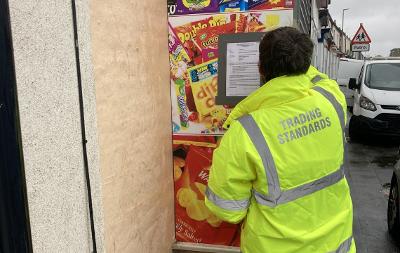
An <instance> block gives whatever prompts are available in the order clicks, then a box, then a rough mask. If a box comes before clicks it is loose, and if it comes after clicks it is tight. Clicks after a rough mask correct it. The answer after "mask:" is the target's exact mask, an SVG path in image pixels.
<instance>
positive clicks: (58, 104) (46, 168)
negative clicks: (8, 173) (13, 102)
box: [9, 0, 103, 253]
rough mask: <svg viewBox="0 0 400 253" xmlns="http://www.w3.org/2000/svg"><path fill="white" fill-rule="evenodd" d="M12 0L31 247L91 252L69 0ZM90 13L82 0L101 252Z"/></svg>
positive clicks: (89, 130)
mask: <svg viewBox="0 0 400 253" xmlns="http://www.w3.org/2000/svg"><path fill="white" fill-rule="evenodd" d="M9 2H10V16H11V26H12V33H13V41H14V55H15V67H16V77H17V90H18V99H19V109H20V112H19V113H20V118H21V132H22V144H23V153H24V163H25V171H26V181H27V182H26V184H27V192H28V202H29V203H28V204H29V212H30V221H31V230H32V240H33V249H34V252H38V253H39V252H40V253H46V252H90V247H91V238H90V224H89V216H88V200H87V189H86V184H85V177H84V166H83V153H82V139H81V127H80V118H79V103H78V101H79V100H78V85H77V73H76V65H75V51H74V50H75V49H74V48H75V47H74V38H73V23H72V11H71V5H70V4H71V3H70V1H53V0H41V1H35V0H24V1H19V0H10V1H9ZM88 13H89V11H88V3H87V1H86V0H80V1H78V20H79V35H80V49H81V50H80V55H81V66H82V80H83V86H84V99H85V101H84V103H85V113H86V128H87V140H88V144H87V145H88V156H89V168H90V173H91V177H92V189H93V197H94V210H95V219H96V232H97V243H98V250H99V252H102V251H103V236H102V234H103V231H102V230H103V225H102V204H101V200H102V199H101V193H100V190H101V185H100V177H99V162H98V151H97V149H98V147H97V132H96V110H95V94H94V82H93V77H92V67H91V66H92V65H91V60H90V47H89V46H90V38H89V34H90V32H89V20H88V17H89V16H88Z"/></svg>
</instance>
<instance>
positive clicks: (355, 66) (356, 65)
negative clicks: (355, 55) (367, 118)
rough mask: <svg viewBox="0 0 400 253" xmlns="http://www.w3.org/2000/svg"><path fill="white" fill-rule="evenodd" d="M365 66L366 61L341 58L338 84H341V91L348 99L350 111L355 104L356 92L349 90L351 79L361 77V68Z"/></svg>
mask: <svg viewBox="0 0 400 253" xmlns="http://www.w3.org/2000/svg"><path fill="white" fill-rule="evenodd" d="M363 65H364V60H355V59H348V58H340V60H339V70H338V75H337V78H336V82H337V83H338V84H339V88H340V90H341V91H342V92H343V94H344V95H345V97H346V102H347V107H349V109H350V111H351V110H352V108H353V104H354V90H351V89H349V87H348V84H349V79H350V78H357V77H358V76H359V75H360V71H361V67H362V66H363Z"/></svg>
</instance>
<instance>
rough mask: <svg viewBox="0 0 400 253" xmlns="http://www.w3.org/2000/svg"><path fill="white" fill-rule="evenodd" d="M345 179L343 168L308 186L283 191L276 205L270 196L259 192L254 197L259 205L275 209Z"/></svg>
mask: <svg viewBox="0 0 400 253" xmlns="http://www.w3.org/2000/svg"><path fill="white" fill-rule="evenodd" d="M343 178H344V168H343V166H342V167H341V168H340V169H339V170H337V171H335V172H333V173H331V174H329V175H328V176H325V177H323V178H320V179H317V180H315V181H313V182H310V183H307V184H303V185H300V186H298V187H296V188H293V189H290V190H287V191H283V192H282V193H281V196H280V197H279V198H278V199H277V200H276V201H275V203H273V202H271V200H270V199H269V198H268V196H265V195H263V194H261V193H259V192H257V191H253V192H254V197H255V199H256V200H257V202H258V203H260V204H262V205H266V206H270V207H274V206H275V205H281V204H285V203H288V202H291V201H294V200H296V199H299V198H302V197H304V196H307V195H310V194H312V193H314V192H317V191H319V190H322V189H324V188H327V187H329V186H331V185H334V184H336V183H338V182H339V181H340V180H342V179H343Z"/></svg>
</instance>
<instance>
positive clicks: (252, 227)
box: [206, 27, 356, 253]
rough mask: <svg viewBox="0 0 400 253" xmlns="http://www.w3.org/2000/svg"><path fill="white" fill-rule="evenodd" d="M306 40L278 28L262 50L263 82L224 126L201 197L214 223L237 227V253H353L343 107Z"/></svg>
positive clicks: (337, 93)
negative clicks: (314, 63) (239, 227)
mask: <svg viewBox="0 0 400 253" xmlns="http://www.w3.org/2000/svg"><path fill="white" fill-rule="evenodd" d="M312 53H313V43H312V42H311V40H310V39H309V38H308V35H306V34H303V33H300V32H299V31H297V30H296V29H294V28H291V27H283V28H278V29H276V30H273V31H271V32H268V33H267V34H266V35H265V36H264V37H263V39H262V41H261V43H260V63H259V65H260V74H261V77H262V78H263V80H264V81H265V85H263V86H262V87H261V88H259V89H258V90H256V91H255V92H253V93H252V94H251V95H250V96H249V97H247V98H246V99H244V100H243V101H242V102H241V103H239V104H238V105H237V106H236V107H235V109H234V110H233V111H232V113H231V114H230V116H229V118H228V120H227V121H226V123H225V127H226V128H229V129H228V131H227V132H226V134H225V135H224V137H223V138H222V141H221V144H220V146H219V147H218V149H216V151H215V153H214V157H213V165H212V168H211V172H210V178H209V185H208V189H207V192H206V205H207V207H208V208H209V209H210V210H211V211H212V212H213V213H214V214H215V215H216V216H218V217H219V218H221V219H223V220H225V221H227V222H230V223H239V222H241V221H243V225H242V236H241V250H242V252H243V253H331V252H332V253H347V252H351V253H354V252H356V246H355V242H354V240H353V232H352V225H353V208H352V201H351V196H350V191H349V186H348V183H347V180H346V178H345V174H344V167H343V166H344V158H343V157H344V145H345V139H344V128H345V125H346V100H345V97H344V95H343V94H342V93H341V91H340V90H339V87H338V85H337V83H336V82H335V81H333V80H330V79H329V77H328V76H327V75H325V74H322V73H320V72H319V71H318V70H317V69H316V68H314V67H313V66H311V57H312Z"/></svg>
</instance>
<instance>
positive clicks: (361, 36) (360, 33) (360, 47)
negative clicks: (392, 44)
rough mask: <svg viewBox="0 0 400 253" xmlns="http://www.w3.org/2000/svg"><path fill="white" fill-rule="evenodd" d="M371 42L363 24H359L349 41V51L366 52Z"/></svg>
mask: <svg viewBox="0 0 400 253" xmlns="http://www.w3.org/2000/svg"><path fill="white" fill-rule="evenodd" d="M371 42H372V40H371V38H370V37H369V35H368V33H367V31H366V30H365V28H364V26H363V24H362V23H361V24H360V27H359V28H358V30H357V32H356V34H355V35H354V37H353V39H352V41H351V51H353V52H367V51H369V50H370V43H371Z"/></svg>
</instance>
